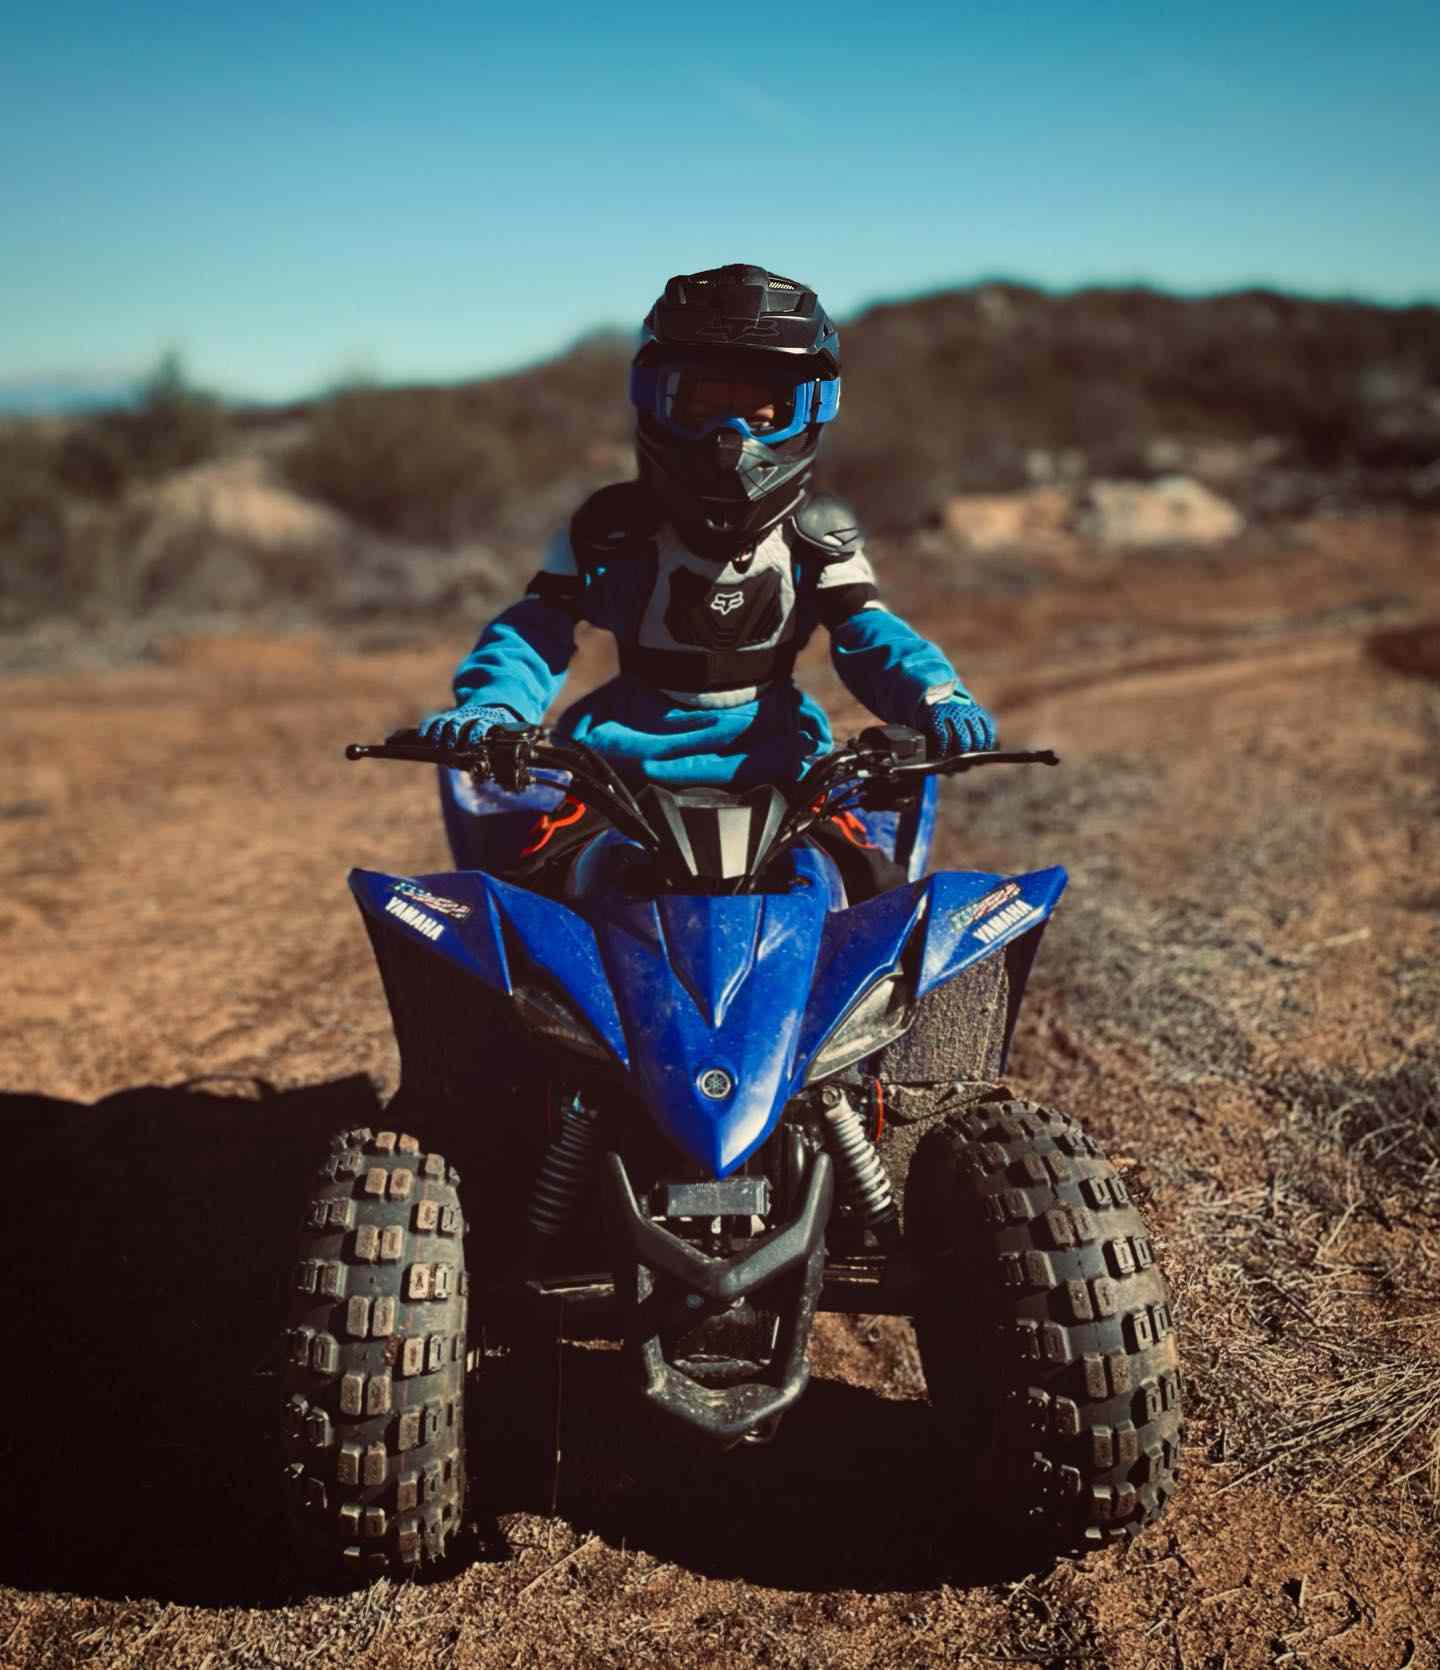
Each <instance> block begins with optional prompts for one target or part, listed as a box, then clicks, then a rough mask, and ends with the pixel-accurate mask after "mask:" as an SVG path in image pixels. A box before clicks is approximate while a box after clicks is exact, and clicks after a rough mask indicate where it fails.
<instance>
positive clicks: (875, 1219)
mask: <svg viewBox="0 0 1440 1670" xmlns="http://www.w3.org/2000/svg"><path fill="white" fill-rule="evenodd" d="M826 1100H827V1102H828V1100H829V1098H828V1097H827V1098H826ZM824 1114H825V1134H826V1139H827V1141H828V1142H829V1145H830V1148H831V1151H832V1152H833V1154H834V1156H835V1165H836V1169H837V1170H838V1171H839V1173H840V1179H841V1182H842V1184H843V1186H844V1189H845V1193H846V1195H847V1196H848V1198H849V1199H850V1201H851V1203H852V1204H853V1205H854V1206H856V1207H857V1208H858V1209H859V1211H860V1215H861V1217H862V1218H863V1219H864V1220H865V1222H866V1223H867V1224H869V1225H871V1226H873V1225H876V1224H881V1223H888V1222H890V1221H891V1220H892V1219H893V1218H894V1217H895V1195H894V1191H893V1190H892V1189H891V1187H890V1179H889V1177H887V1176H886V1174H885V1167H884V1166H883V1165H881V1163H880V1156H879V1154H877V1153H876V1152H875V1144H874V1143H873V1142H871V1140H870V1138H869V1136H868V1135H866V1131H865V1122H864V1120H863V1119H861V1117H860V1115H859V1113H858V1112H857V1110H856V1109H855V1108H853V1107H852V1106H851V1105H850V1103H849V1101H848V1100H847V1099H846V1098H845V1096H844V1095H843V1093H839V1094H837V1095H836V1100H835V1102H834V1105H833V1106H827V1107H825V1109H824Z"/></svg>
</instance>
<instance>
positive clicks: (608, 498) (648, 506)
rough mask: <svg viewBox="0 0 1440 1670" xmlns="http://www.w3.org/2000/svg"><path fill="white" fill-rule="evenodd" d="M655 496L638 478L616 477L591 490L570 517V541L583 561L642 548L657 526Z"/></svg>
mask: <svg viewBox="0 0 1440 1670" xmlns="http://www.w3.org/2000/svg"><path fill="white" fill-rule="evenodd" d="M660 520H661V517H660V511H659V507H658V506H657V505H656V503H655V500H654V499H653V498H652V497H651V495H650V494H649V493H648V492H647V491H646V490H645V488H644V487H643V486H642V485H641V483H640V482H638V481H617V482H613V483H612V484H611V485H610V486H609V487H602V488H601V489H600V490H599V491H598V492H596V493H592V494H591V495H590V497H589V498H588V499H586V501H585V502H584V504H582V505H581V506H580V508H579V510H577V511H576V512H575V514H574V515H573V516H572V517H571V518H570V543H571V545H572V547H573V548H574V551H575V555H576V557H577V559H578V560H579V561H580V562H581V564H584V563H585V562H586V561H587V560H588V561H591V562H597V561H603V560H604V559H605V558H607V557H623V556H629V555H631V554H632V553H634V552H635V551H636V550H637V548H643V546H644V543H645V542H646V541H648V540H650V539H651V538H653V537H654V535H655V533H656V531H657V529H658V528H659V526H660Z"/></svg>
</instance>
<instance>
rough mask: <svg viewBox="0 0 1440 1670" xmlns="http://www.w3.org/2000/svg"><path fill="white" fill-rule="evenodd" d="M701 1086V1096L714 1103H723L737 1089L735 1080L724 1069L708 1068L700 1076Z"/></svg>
mask: <svg viewBox="0 0 1440 1670" xmlns="http://www.w3.org/2000/svg"><path fill="white" fill-rule="evenodd" d="M699 1084H700V1094H701V1095H702V1096H708V1097H709V1098H710V1100H711V1101H712V1102H723V1101H724V1100H725V1098H726V1097H727V1096H728V1095H729V1094H730V1092H731V1091H732V1090H733V1089H734V1088H735V1080H734V1079H732V1078H731V1077H730V1075H729V1073H727V1072H726V1071H725V1069H724V1068H723V1067H707V1068H706V1070H705V1071H704V1072H703V1073H701V1075H700V1079H699Z"/></svg>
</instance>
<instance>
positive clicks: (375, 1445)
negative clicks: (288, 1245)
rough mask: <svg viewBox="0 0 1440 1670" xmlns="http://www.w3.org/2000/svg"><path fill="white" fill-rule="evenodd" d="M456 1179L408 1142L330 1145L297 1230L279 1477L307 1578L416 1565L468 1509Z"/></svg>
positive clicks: (383, 1136)
mask: <svg viewBox="0 0 1440 1670" xmlns="http://www.w3.org/2000/svg"><path fill="white" fill-rule="evenodd" d="M459 1181H460V1175H459V1173H458V1172H457V1171H456V1170H455V1169H454V1167H453V1166H447V1165H446V1163H445V1161H444V1159H443V1158H442V1157H441V1156H440V1155H439V1154H433V1153H424V1152H422V1150H421V1146H420V1143H419V1142H418V1141H417V1139H416V1138H415V1137H413V1136H406V1135H402V1134H400V1133H398V1132H395V1131H378V1132H377V1131H370V1130H355V1131H348V1132H342V1133H340V1134H339V1135H337V1136H336V1137H335V1138H333V1139H332V1141H331V1145H330V1153H329V1155H328V1157H327V1158H326V1160H325V1161H324V1162H323V1164H322V1165H321V1166H320V1168H319V1172H318V1174H317V1183H316V1186H315V1188H314V1191H313V1193H312V1196H311V1199H310V1202H309V1204H308V1206H307V1208H306V1211H305V1217H304V1222H303V1224H302V1227H301V1231H300V1247H299V1257H298V1259H297V1262H296V1266H295V1270H294V1272H293V1277H292V1283H291V1286H292V1293H291V1302H290V1315H289V1326H288V1329H287V1335H286V1353H287V1361H288V1368H287V1381H286V1387H287V1392H288V1394H289V1395H288V1398H287V1401H286V1405H285V1419H286V1434H287V1436H286V1446H287V1451H286V1453H287V1466H286V1484H287V1495H288V1509H289V1515H290V1524H291V1529H292V1533H293V1536H294V1539H295V1544H296V1551H297V1553H298V1554H299V1555H300V1557H301V1560H302V1563H303V1564H304V1565H305V1566H306V1567H307V1568H308V1570H309V1571H310V1572H311V1573H313V1574H314V1575H316V1576H318V1577H321V1578H324V1577H326V1576H329V1577H332V1578H340V1577H350V1578H357V1577H358V1578H364V1577H368V1576H372V1575H378V1574H381V1573H385V1572H391V1573H395V1572H404V1573H407V1574H413V1573H414V1572H415V1571H416V1569H417V1568H418V1567H420V1566H422V1565H423V1564H426V1563H429V1562H435V1561H438V1560H439V1559H440V1558H441V1557H442V1556H443V1555H444V1553H445V1551H446V1548H447V1546H448V1545H449V1544H450V1543H451V1541H452V1540H453V1539H454V1538H455V1536H456V1534H457V1533H458V1532H459V1529H460V1525H461V1520H462V1516H463V1513H464V1504H465V1451H464V1420H465V1398H464V1391H465V1293H466V1285H467V1284H466V1275H465V1259H464V1246H463V1231H464V1224H463V1221H462V1219H461V1216H460V1202H459V1198H458V1195H457V1193H456V1185H457V1184H458V1183H459Z"/></svg>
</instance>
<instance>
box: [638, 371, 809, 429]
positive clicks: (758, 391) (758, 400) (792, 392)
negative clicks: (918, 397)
mask: <svg viewBox="0 0 1440 1670" xmlns="http://www.w3.org/2000/svg"><path fill="white" fill-rule="evenodd" d="M630 401H631V404H632V405H633V406H634V407H635V408H636V410H637V411H639V412H643V413H644V414H645V415H646V416H647V417H651V418H654V420H655V421H656V423H658V424H659V425H660V427H661V428H662V429H664V430H666V431H667V432H668V433H670V434H672V435H675V436H677V437H678V438H679V439H681V440H686V441H699V440H703V439H704V438H705V437H706V436H707V435H713V434H715V433H716V432H717V430H721V429H733V430H735V432H736V433H737V434H739V435H743V436H744V437H745V439H746V440H751V441H763V442H764V443H765V444H766V445H767V446H773V445H774V444H775V443H776V442H777V441H788V440H790V439H791V438H792V437H793V436H796V435H800V434H803V433H804V432H805V430H806V429H808V428H809V426H810V425H811V424H812V423H829V421H830V419H831V418H833V417H834V416H835V414H836V412H838V411H839V410H840V379H839V378H838V377H815V378H810V379H807V380H805V381H803V382H782V381H779V380H777V379H775V378H773V377H771V378H764V377H757V376H756V374H755V373H753V372H752V373H746V372H744V371H742V370H740V369H738V368H736V369H729V368H720V367H717V366H715V365H713V364H710V365H705V364H694V365H666V366H636V367H634V368H633V369H632V370H631V372H630ZM737 406H739V407H743V408H746V410H744V411H737V410H735V408H736V407H737ZM762 412H763V413H766V414H767V415H766V416H764V417H763V418H762V417H760V416H759V414H760V413H762Z"/></svg>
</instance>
